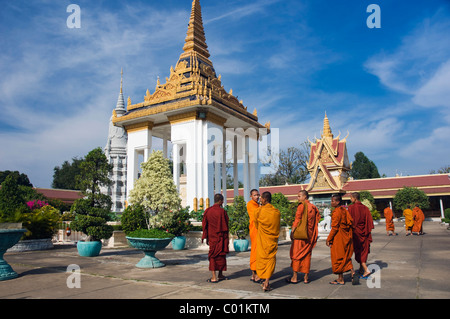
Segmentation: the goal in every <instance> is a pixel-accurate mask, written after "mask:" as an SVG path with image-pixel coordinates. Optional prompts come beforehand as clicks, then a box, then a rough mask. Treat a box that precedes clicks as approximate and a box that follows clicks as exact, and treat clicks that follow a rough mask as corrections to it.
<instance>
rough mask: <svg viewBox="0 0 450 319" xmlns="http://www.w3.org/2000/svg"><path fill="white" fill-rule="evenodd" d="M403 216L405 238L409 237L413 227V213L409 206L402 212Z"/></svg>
mask: <svg viewBox="0 0 450 319" xmlns="http://www.w3.org/2000/svg"><path fill="white" fill-rule="evenodd" d="M403 216H405V230H406V236H409V235H411V231H412V227H413V225H414V219H413V212H412V210H411V206H409V205H408V206H407V207H406V209H405V210H404V211H403Z"/></svg>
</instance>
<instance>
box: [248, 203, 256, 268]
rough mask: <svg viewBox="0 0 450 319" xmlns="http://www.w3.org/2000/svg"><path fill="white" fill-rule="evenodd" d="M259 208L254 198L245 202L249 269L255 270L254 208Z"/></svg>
mask: <svg viewBox="0 0 450 319" xmlns="http://www.w3.org/2000/svg"><path fill="white" fill-rule="evenodd" d="M258 208H259V204H258V203H257V202H255V201H254V200H251V201H249V202H248V203H247V213H248V217H249V221H250V223H249V227H248V228H249V234H250V242H251V246H250V269H251V270H254V271H256V242H257V239H256V238H257V236H258V230H257V229H256V226H255V210H256V209H258Z"/></svg>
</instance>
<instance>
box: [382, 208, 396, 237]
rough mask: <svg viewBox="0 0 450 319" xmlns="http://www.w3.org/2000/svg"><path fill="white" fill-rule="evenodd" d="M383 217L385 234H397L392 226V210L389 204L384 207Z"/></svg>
mask: <svg viewBox="0 0 450 319" xmlns="http://www.w3.org/2000/svg"><path fill="white" fill-rule="evenodd" d="M384 218H385V219H386V234H387V235H388V236H392V235H396V236H397V233H396V232H395V226H394V212H393V211H392V209H391V208H390V207H389V206H387V207H386V208H385V209H384Z"/></svg>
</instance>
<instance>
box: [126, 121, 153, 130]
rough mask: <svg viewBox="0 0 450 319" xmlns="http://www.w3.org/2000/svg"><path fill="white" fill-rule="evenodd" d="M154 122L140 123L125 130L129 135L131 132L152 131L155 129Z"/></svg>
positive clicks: (128, 126) (127, 126)
mask: <svg viewBox="0 0 450 319" xmlns="http://www.w3.org/2000/svg"><path fill="white" fill-rule="evenodd" d="M153 126H154V124H153V122H149V121H147V122H140V123H135V124H130V125H126V126H125V130H126V131H127V133H131V132H137V131H144V130H152V129H153Z"/></svg>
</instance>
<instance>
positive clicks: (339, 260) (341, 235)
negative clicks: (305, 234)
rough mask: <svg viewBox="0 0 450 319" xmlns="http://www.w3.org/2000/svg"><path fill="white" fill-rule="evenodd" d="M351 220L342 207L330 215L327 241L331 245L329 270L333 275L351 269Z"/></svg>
mask: <svg viewBox="0 0 450 319" xmlns="http://www.w3.org/2000/svg"><path fill="white" fill-rule="evenodd" d="M352 226H353V218H352V216H350V213H349V212H348V211H347V210H346V209H345V208H344V207H342V206H339V207H336V208H335V209H334V211H333V213H332V214H331V231H330V234H329V235H328V238H327V241H329V242H330V243H331V244H332V245H331V247H330V252H331V269H332V270H333V273H335V274H342V273H344V272H346V271H349V270H351V269H353V264H352V255H353V229H352Z"/></svg>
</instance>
